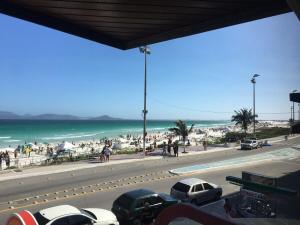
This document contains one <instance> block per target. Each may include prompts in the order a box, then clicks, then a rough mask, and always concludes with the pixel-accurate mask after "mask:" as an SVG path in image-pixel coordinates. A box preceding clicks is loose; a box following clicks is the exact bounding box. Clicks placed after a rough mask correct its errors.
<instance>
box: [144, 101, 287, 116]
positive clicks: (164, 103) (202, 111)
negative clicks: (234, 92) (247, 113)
mask: <svg viewBox="0 0 300 225" xmlns="http://www.w3.org/2000/svg"><path fill="white" fill-rule="evenodd" d="M150 100H151V101H152V102H155V103H159V104H161V105H164V106H167V107H172V108H176V109H183V110H189V111H195V112H200V113H215V114H229V113H230V114H232V113H234V111H231V112H222V111H213V110H200V109H195V108H189V107H185V106H179V105H173V104H170V103H166V102H163V101H160V100H158V99H156V98H153V97H152V99H150ZM258 114H290V112H260V113H258Z"/></svg>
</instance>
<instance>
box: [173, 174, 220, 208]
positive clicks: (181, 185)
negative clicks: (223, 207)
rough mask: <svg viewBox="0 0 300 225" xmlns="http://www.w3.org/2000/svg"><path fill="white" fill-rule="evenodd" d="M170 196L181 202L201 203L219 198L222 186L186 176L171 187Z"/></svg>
mask: <svg viewBox="0 0 300 225" xmlns="http://www.w3.org/2000/svg"><path fill="white" fill-rule="evenodd" d="M171 196H172V197H174V198H177V199H180V200H181V201H183V202H191V203H192V204H201V203H203V202H209V201H213V200H218V199H220V197H221V196H222V188H221V187H220V186H218V185H216V184H212V183H209V182H207V181H205V180H201V179H198V178H188V179H184V180H181V181H179V182H177V183H176V184H175V185H174V186H173V187H172V188H171Z"/></svg>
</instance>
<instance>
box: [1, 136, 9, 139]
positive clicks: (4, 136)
mask: <svg viewBox="0 0 300 225" xmlns="http://www.w3.org/2000/svg"><path fill="white" fill-rule="evenodd" d="M9 138H11V137H8V136H7V137H5V136H4V137H0V139H9Z"/></svg>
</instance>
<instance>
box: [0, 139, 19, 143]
mask: <svg viewBox="0 0 300 225" xmlns="http://www.w3.org/2000/svg"><path fill="white" fill-rule="evenodd" d="M19 141H21V140H15V139H11V140H4V141H3V142H19Z"/></svg>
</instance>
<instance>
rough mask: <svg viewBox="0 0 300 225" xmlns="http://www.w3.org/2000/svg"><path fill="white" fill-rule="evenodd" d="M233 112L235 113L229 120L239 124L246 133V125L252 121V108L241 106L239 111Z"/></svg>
mask: <svg viewBox="0 0 300 225" xmlns="http://www.w3.org/2000/svg"><path fill="white" fill-rule="evenodd" d="M234 113H235V115H233V116H232V118H231V121H232V122H235V125H240V126H241V127H242V129H243V130H244V132H245V134H246V133H247V130H248V126H249V125H250V124H251V123H253V121H254V116H253V115H252V110H251V109H249V110H248V109H246V108H242V109H240V110H239V111H236V110H234Z"/></svg>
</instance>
